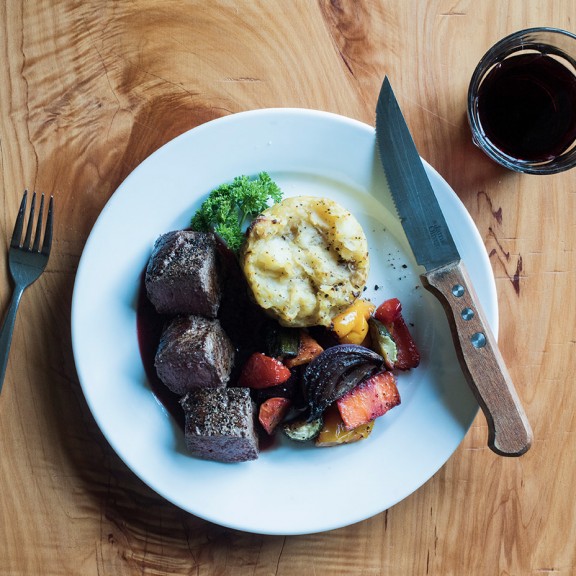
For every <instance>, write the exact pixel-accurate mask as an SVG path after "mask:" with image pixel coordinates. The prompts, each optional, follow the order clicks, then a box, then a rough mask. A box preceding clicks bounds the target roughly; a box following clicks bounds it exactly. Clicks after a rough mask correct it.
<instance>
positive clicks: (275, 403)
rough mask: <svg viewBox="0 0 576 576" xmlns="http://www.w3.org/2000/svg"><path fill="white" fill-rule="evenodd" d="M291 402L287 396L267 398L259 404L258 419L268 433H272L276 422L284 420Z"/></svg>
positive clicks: (276, 424)
mask: <svg viewBox="0 0 576 576" xmlns="http://www.w3.org/2000/svg"><path fill="white" fill-rule="evenodd" d="M291 404H292V402H291V401H290V400H289V399H288V398H268V400H266V401H264V402H263V403H262V404H261V405H260V409H259V410H258V420H259V421H260V424H262V428H264V430H266V432H267V433H268V434H273V433H274V430H275V429H276V427H277V426H278V424H280V422H282V420H284V418H285V416H286V414H287V413H288V410H289V409H290V406H291Z"/></svg>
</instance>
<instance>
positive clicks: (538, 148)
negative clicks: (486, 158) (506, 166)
mask: <svg viewBox="0 0 576 576" xmlns="http://www.w3.org/2000/svg"><path fill="white" fill-rule="evenodd" d="M478 115H479V117H480V121H481V123H482V128H483V130H484V132H485V134H486V136H487V137H488V138H489V139H490V140H491V141H492V143H493V144H494V145H495V146H497V147H498V148H499V149H500V150H502V152H504V153H505V154H507V155H509V156H511V157H514V158H517V159H520V160H528V161H535V162H539V161H547V160H551V159H553V158H555V157H556V156H558V155H560V154H561V153H562V152H564V151H565V150H566V149H567V148H569V147H570V145H571V144H572V143H573V142H574V140H575V139H576V77H575V76H574V74H573V73H572V72H571V71H570V70H569V69H568V68H567V67H566V66H564V65H563V64H561V63H560V62H558V61H557V60H555V59H554V58H552V57H550V56H547V55H545V54H536V53H530V54H521V55H518V56H511V57H509V58H506V59H505V60H503V61H502V62H500V63H499V64H497V65H496V66H495V67H494V68H492V70H491V71H490V72H489V73H488V75H487V76H486V78H485V79H484V81H483V82H482V84H481V85H480V88H479V91H478Z"/></svg>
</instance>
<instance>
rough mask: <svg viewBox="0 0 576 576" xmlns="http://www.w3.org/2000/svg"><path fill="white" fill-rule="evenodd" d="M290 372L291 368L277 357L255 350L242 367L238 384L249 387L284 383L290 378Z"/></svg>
mask: <svg viewBox="0 0 576 576" xmlns="http://www.w3.org/2000/svg"><path fill="white" fill-rule="evenodd" d="M290 374H291V372H290V369H289V368H287V367H286V366H284V364H282V362H280V361H279V360H276V358H271V357H270V356H266V354H262V353H261V352H254V354H252V356H250V358H248V360H247V361H246V364H244V366H243V368H242V372H241V373H240V378H239V380H238V385H239V386H247V387H248V388H269V387H270V386H276V385H277V384H283V383H284V382H286V381H287V380H288V378H290Z"/></svg>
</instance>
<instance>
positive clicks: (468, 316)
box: [460, 308, 474, 320]
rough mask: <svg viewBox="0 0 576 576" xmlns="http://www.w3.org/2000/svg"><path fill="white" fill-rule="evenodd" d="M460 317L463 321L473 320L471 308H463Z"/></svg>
mask: <svg viewBox="0 0 576 576" xmlns="http://www.w3.org/2000/svg"><path fill="white" fill-rule="evenodd" d="M460 316H462V319H463V320H472V318H474V310H472V308H464V310H462V312H460Z"/></svg>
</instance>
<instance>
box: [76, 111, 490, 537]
mask: <svg viewBox="0 0 576 576" xmlns="http://www.w3.org/2000/svg"><path fill="white" fill-rule="evenodd" d="M278 114H280V115H298V116H305V117H310V118H318V117H321V118H324V119H326V120H329V121H330V120H332V121H335V122H340V123H344V124H348V125H349V126H352V127H353V128H358V129H361V130H364V131H366V130H367V129H368V130H371V131H374V128H373V127H372V126H370V125H368V124H365V123H363V122H361V121H359V120H356V119H353V118H349V117H346V116H341V115H339V114H335V113H333V112H327V111H320V110H314V109H309V108H263V109H257V110H249V111H244V112H238V113H236V114H230V115H227V116H224V117H221V118H217V119H214V120H211V121H209V122H206V123H204V124H201V125H199V126H197V127H195V128H192V129H190V130H187V131H185V132H183V133H182V134H180V135H178V136H176V137H175V138H173V139H172V140H170V141H168V142H166V143H165V144H163V145H162V146H161V147H159V148H158V149H157V150H156V151H155V152H153V153H152V154H151V155H150V156H148V157H147V158H146V159H145V160H143V161H142V162H141V163H140V164H138V165H137V166H136V167H135V168H134V169H133V170H132V171H131V172H130V174H129V175H128V176H127V177H126V178H125V179H124V181H123V182H122V183H121V184H120V186H118V188H117V189H116V190H115V192H114V193H113V194H112V195H111V197H110V198H109V200H108V201H107V202H106V204H105V206H104V208H103V209H102V211H101V213H100V214H99V215H98V218H97V219H96V221H95V223H94V225H93V227H92V229H91V231H90V234H89V236H88V238H87V240H86V243H85V245H84V247H83V250H82V255H81V257H80V261H79V263H78V268H77V272H76V278H75V281H74V290H73V296H72V315H71V324H72V346H73V352H74V361H75V363H76V364H77V358H78V356H77V347H78V338H77V334H78V330H79V329H80V328H79V326H78V324H77V321H76V319H77V318H78V311H77V310H78V306H79V305H80V303H81V300H80V298H81V296H80V294H79V291H78V290H79V288H78V287H79V286H81V281H82V278H83V275H84V269H85V267H86V266H88V265H89V261H88V256H89V255H90V250H91V246H92V243H93V242H95V241H96V240H95V239H96V238H97V235H98V233H99V229H100V227H101V226H102V225H103V222H105V220H106V218H107V214H108V213H109V212H110V211H111V210H114V207H115V206H116V203H117V201H118V198H119V197H120V196H121V195H122V194H123V193H124V192H123V190H126V189H129V186H130V182H131V180H132V179H133V178H134V177H135V174H137V172H138V171H140V170H143V169H145V168H143V165H145V164H146V163H147V162H149V161H153V160H151V159H152V158H154V157H158V156H159V155H161V154H165V153H166V151H169V149H170V147H172V146H178V143H179V142H180V141H182V140H183V139H185V138H186V137H187V136H188V135H189V134H190V133H191V132H195V133H196V134H200V135H201V133H202V132H204V131H207V130H208V131H209V130H210V129H211V127H213V126H215V125H222V124H225V123H227V122H230V121H235V120H238V119H239V117H242V119H249V118H251V117H252V118H257V117H259V116H261V117H266V116H270V115H271V116H274V115H278ZM423 163H424V166H425V168H426V170H427V173H428V174H429V176H430V177H431V179H436V180H437V182H441V183H442V186H443V189H442V190H443V192H442V193H444V192H447V193H448V195H450V194H451V195H452V197H451V199H450V200H451V201H452V202H454V205H455V206H456V208H458V209H459V210H460V211H461V214H462V215H463V216H464V217H465V219H467V220H468V224H469V225H471V230H472V231H473V232H474V233H475V234H476V235H477V237H476V242H479V243H480V244H482V246H484V244H483V241H482V239H481V237H480V234H479V231H478V229H477V227H476V225H475V223H474V222H473V220H472V218H471V216H470V214H469V213H468V211H467V210H466V208H465V206H464V204H463V203H462V202H461V200H460V199H459V198H458V196H457V195H456V193H455V192H454V190H453V189H452V188H451V187H450V185H449V184H448V183H447V182H446V181H445V180H444V178H443V177H442V176H441V175H440V173H439V172H438V171H437V170H436V169H435V168H433V167H432V166H431V165H430V164H429V163H428V162H426V161H425V160H423ZM433 188H434V190H435V193H436V194H437V195H438V190H437V186H434V182H433ZM439 200H440V198H439ZM484 250H485V248H484ZM485 256H486V262H485V264H488V268H489V269H490V275H489V277H488V278H487V280H488V286H487V289H488V290H489V292H490V294H488V296H486V298H488V299H489V300H490V302H491V304H492V306H493V309H492V310H491V311H490V313H489V314H487V315H488V319H489V322H490V324H491V326H492V329H493V331H494V333H495V335H497V332H498V301H497V295H496V285H495V280H494V275H493V272H492V271H491V267H490V264H489V260H488V256H487V255H485ZM135 337H136V335H135ZM76 369H77V373H78V379H79V382H80V385H81V388H82V391H83V394H84V397H85V398H86V401H87V403H88V406H89V409H90V412H91V414H92V416H93V417H94V419H95V421H96V423H97V425H98V427H99V429H100V430H101V432H102V433H103V435H104V437H105V438H106V440H107V442H108V443H109V444H110V445H111V447H112V448H113V449H114V451H115V453H116V454H117V456H118V457H119V458H120V459H121V460H122V461H123V462H124V463H125V464H126V465H127V466H128V467H129V468H130V469H131V470H132V472H133V473H134V474H135V475H136V476H137V477H138V478H140V480H142V481H143V482H145V483H146V484H147V485H148V486H150V488H151V489H153V490H154V491H156V492H157V493H158V494H160V495H161V496H162V497H163V498H165V499H166V500H168V501H170V502H172V503H173V504H174V505H176V506H178V507H180V508H183V509H184V510H186V511H187V512H189V513H192V514H194V515H196V516H198V517H201V518H204V519H205V520H208V521H211V522H216V523H218V524H220V525H223V526H228V527H230V528H234V529H237V530H243V531H249V532H256V533H263V534H306V533H314V532H320V531H324V530H332V529H337V528H340V527H343V526H347V525H351V524H354V523H356V522H359V521H362V520H364V519H366V518H369V517H370V516H367V517H362V518H356V519H353V520H351V521H346V522H345V523H343V524H341V525H336V526H332V527H325V528H321V529H318V528H317V527H316V528H313V529H311V530H306V529H299V530H290V531H282V530H279V531H275V530H263V531H258V530H254V529H252V528H246V527H245V526H243V525H241V524H239V523H238V522H236V523H234V522H230V523H223V522H222V521H219V520H215V519H214V518H211V517H207V516H205V515H202V514H199V513H198V512H196V511H193V510H190V509H189V508H187V507H183V506H182V505H181V504H180V503H178V502H175V501H174V499H173V498H171V497H170V496H169V495H167V494H166V493H165V491H162V490H161V489H159V488H158V487H157V486H152V485H151V484H150V483H149V482H148V480H146V479H145V478H143V477H142V475H141V474H140V473H139V471H138V469H137V468H136V467H135V466H133V463H132V462H129V461H127V460H126V458H125V457H124V455H123V454H122V453H121V452H120V451H119V449H118V445H117V442H116V441H115V440H114V438H113V437H112V436H111V434H110V430H109V429H108V427H107V426H106V425H105V423H104V422H103V421H102V418H101V414H97V413H96V411H95V408H94V406H93V404H92V402H91V394H90V392H89V389H87V388H86V386H85V379H84V378H81V372H82V369H81V367H80V366H78V364H77V365H76ZM472 421H473V418H472V419H471V420H470V423H469V424H468V427H467V428H466V431H465V432H464V433H463V435H462V438H460V440H459V441H458V444H459V443H460V442H461V441H462V439H463V438H464V436H465V435H466V432H467V430H468V428H469V426H470V425H471V424H472ZM458 444H457V445H458ZM452 454H453V452H451V453H450V454H449V455H448V456H447V458H446V459H444V460H443V461H442V462H441V463H440V465H439V466H438V467H437V468H436V470H434V472H433V473H432V474H431V475H430V476H429V477H428V478H427V479H426V480H425V481H424V482H422V483H421V484H419V486H418V487H417V488H416V489H418V488H419V487H420V486H422V485H423V484H425V483H426V482H427V481H428V480H429V479H430V478H431V477H432V476H434V474H435V473H436V472H437V471H438V470H439V469H440V468H441V467H442V466H444V464H445V463H446V462H447V460H448V459H449V458H450V457H451V456H452ZM416 489H415V490H416ZM413 491H414V490H412V491H411V492H409V494H407V495H405V496H403V497H402V498H400V499H399V500H398V501H401V500H403V499H404V498H406V497H407V496H409V495H410V494H412V493H413ZM398 501H397V502H398ZM397 502H394V503H393V504H391V505H392V506H393V505H394V504H396V503H397ZM388 507H389V506H387V507H386V508H388ZM386 508H385V509H386ZM381 511H382V510H380V512H381ZM377 513H379V512H375V514H377Z"/></svg>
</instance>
